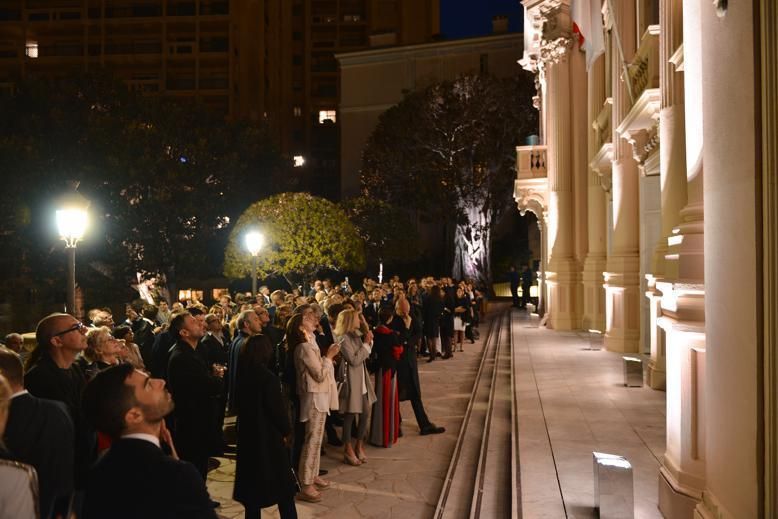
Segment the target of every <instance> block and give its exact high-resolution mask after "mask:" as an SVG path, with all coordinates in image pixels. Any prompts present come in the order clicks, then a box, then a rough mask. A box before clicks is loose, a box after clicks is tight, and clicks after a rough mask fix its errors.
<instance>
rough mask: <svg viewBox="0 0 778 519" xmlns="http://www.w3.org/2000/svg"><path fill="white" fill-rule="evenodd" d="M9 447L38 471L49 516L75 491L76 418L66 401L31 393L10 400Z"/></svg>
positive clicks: (41, 496) (43, 509)
mask: <svg viewBox="0 0 778 519" xmlns="http://www.w3.org/2000/svg"><path fill="white" fill-rule="evenodd" d="M3 440H4V441H5V445H6V447H8V449H9V450H10V451H11V453H12V454H13V456H14V457H15V458H16V459H17V460H19V461H21V462H23V463H27V464H28V465H32V467H33V468H34V469H35V470H36V471H37V472H38V488H39V493H38V497H39V502H40V511H41V517H48V516H49V513H50V512H51V507H52V505H53V504H54V500H55V499H56V498H58V497H66V496H69V495H70V494H71V493H72V492H73V449H72V448H65V447H63V445H65V446H70V445H73V441H74V431H73V421H72V420H71V419H70V414H69V413H68V410H67V408H66V407H65V404H63V403H62V402H57V401H54V400H46V399H44V398H37V397H35V396H32V395H31V394H29V393H24V394H21V395H18V396H16V397H14V398H13V399H11V406H10V412H9V414H8V424H7V425H6V428H5V437H4V438H3Z"/></svg>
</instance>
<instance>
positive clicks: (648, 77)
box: [629, 25, 659, 100]
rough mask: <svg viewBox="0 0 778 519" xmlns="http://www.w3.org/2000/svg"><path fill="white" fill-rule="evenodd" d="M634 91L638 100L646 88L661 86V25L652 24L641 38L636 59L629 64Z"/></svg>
mask: <svg viewBox="0 0 778 519" xmlns="http://www.w3.org/2000/svg"><path fill="white" fill-rule="evenodd" d="M629 79H630V82H631V83H632V93H633V96H634V98H635V99H636V100H637V99H639V98H640V96H641V95H642V94H643V92H644V91H645V90H646V89H649V88H659V26H658V25H650V26H649V27H648V29H646V32H645V33H644V34H643V37H642V38H641V39H640V47H638V51H637V54H635V59H633V60H632V63H630V65H629Z"/></svg>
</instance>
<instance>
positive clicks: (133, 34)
mask: <svg viewBox="0 0 778 519" xmlns="http://www.w3.org/2000/svg"><path fill="white" fill-rule="evenodd" d="M439 26H440V21H439V7H438V1H436V0H424V1H414V0H256V1H252V0H4V1H3V2H2V3H0V92H3V91H4V92H13V90H14V88H15V87H16V85H17V84H18V82H19V80H21V79H22V78H25V77H34V76H39V77H50V78H57V77H65V76H68V75H72V74H74V73H78V72H83V71H89V70H92V69H95V68H99V67H104V68H107V69H109V70H111V71H112V72H113V73H114V74H115V75H116V76H117V77H119V78H120V79H122V80H123V81H125V83H126V84H127V85H128V86H129V87H130V88H132V89H135V90H138V91H141V92H143V93H146V94H149V95H165V96H170V97H188V98H194V99H197V100H198V101H200V102H202V103H204V104H206V105H207V106H209V107H211V108H213V109H214V110H216V111H218V112H221V113H224V115H225V116H226V117H229V118H247V119H251V120H260V119H266V120H267V121H268V122H269V123H270V126H271V128H272V129H273V134H274V136H275V138H276V140H277V141H278V146H279V149H280V150H281V152H282V153H284V154H285V155H287V156H288V157H289V159H290V160H294V161H295V164H296V165H299V166H300V169H299V171H300V174H301V175H303V176H304V177H305V178H306V179H307V180H308V182H309V184H310V185H311V186H313V187H314V188H316V189H318V190H319V192H320V194H325V195H331V196H337V194H338V193H339V188H338V178H337V177H338V149H339V144H338V139H339V130H338V117H337V102H338V89H339V85H338V69H337V62H336V60H335V58H334V54H335V53H337V52H348V51H355V50H360V49H365V48H368V47H375V46H390V45H400V44H409V43H422V42H426V41H431V39H432V38H433V36H434V35H436V34H437V33H438V32H439Z"/></svg>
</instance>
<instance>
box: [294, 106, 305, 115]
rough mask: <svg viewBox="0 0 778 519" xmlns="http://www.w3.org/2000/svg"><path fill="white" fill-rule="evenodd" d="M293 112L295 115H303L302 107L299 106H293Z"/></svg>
mask: <svg viewBox="0 0 778 519" xmlns="http://www.w3.org/2000/svg"><path fill="white" fill-rule="evenodd" d="M293 112H294V116H295V117H301V116H302V115H303V109H302V108H300V107H299V106H295V107H294V110H293Z"/></svg>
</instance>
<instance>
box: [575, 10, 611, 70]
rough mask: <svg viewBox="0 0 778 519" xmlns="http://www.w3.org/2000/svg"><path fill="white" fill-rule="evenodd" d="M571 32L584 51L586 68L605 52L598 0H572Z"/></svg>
mask: <svg viewBox="0 0 778 519" xmlns="http://www.w3.org/2000/svg"><path fill="white" fill-rule="evenodd" d="M571 7H572V15H573V33H575V35H576V36H577V37H578V46H579V47H580V48H581V49H583V50H584V52H586V70H589V69H590V68H591V67H592V64H593V63H594V60H596V59H597V57H598V56H599V55H600V54H602V53H603V52H605V42H604V40H603V36H602V13H601V11H600V8H601V4H600V2H599V0H572V6H571Z"/></svg>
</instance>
